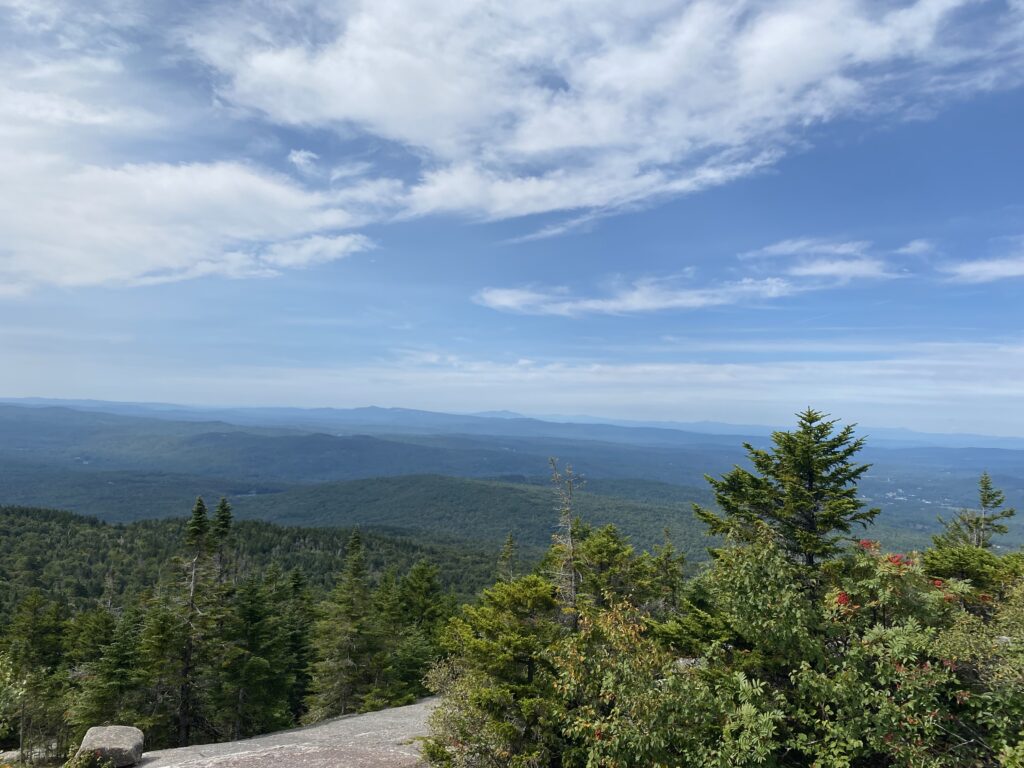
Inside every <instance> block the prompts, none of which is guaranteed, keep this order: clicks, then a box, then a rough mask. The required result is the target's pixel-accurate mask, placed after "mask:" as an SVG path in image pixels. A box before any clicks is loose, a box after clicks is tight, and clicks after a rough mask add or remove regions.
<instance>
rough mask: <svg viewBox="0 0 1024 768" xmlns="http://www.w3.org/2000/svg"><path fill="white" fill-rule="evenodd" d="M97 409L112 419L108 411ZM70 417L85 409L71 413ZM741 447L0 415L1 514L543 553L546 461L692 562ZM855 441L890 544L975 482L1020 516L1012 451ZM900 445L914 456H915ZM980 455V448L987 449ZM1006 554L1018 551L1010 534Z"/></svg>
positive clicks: (608, 430) (463, 429) (480, 419)
mask: <svg viewBox="0 0 1024 768" xmlns="http://www.w3.org/2000/svg"><path fill="white" fill-rule="evenodd" d="M103 408H107V409H113V410H115V411H118V412H116V413H113V412H106V411H104V410H102V409H103ZM83 409H84V410H83ZM744 439H749V440H751V441H753V442H754V443H755V444H756V445H763V444H764V443H765V442H766V440H767V438H766V437H765V435H764V434H760V435H754V436H752V437H748V438H744V437H743V436H741V435H737V434H727V435H726V434H721V435H709V434H700V433H697V432H691V431H685V430H679V429H671V428H665V427H654V426H638V427H630V426H624V425H609V424H578V423H553V422H544V421H540V420H536V419H524V418H518V417H511V418H505V417H484V416H454V415H450V414H433V413H428V412H423V411H405V410H401V409H380V408H366V409H353V410H350V411H335V410H331V409H320V410H310V411H301V410H296V409H240V410H231V409H223V410H218V411H210V410H205V411H196V410H189V409H185V408H179V407H170V406H161V407H157V406H143V405H138V406H136V405H131V404H95V403H93V404H77V405H76V407H65V406H58V405H53V404H46V405H43V404H35V405H32V406H31V407H29V406H27V405H26V404H7V405H0V503H8V504H22V505H29V506H45V507H54V508H63V509H70V510H73V511H76V512H81V513H84V514H89V515H94V516H97V517H99V518H101V519H104V520H107V521H122V522H125V521H132V520H138V519H146V518H161V517H175V516H181V515H183V514H185V513H186V512H187V510H188V509H189V508H190V506H191V504H192V501H193V500H194V499H195V497H196V496H197V495H202V496H204V497H206V498H217V497H220V496H228V497H230V498H232V499H234V500H235V501H236V504H237V507H238V509H239V514H241V515H243V516H246V517H250V518H253V519H255V518H260V519H267V520H277V521H282V522H287V523H289V524H295V525H307V524H315V525H342V526H344V525H352V524H360V525H386V526H391V527H394V528H396V529H399V530H403V531H409V532H415V533H416V534H417V535H421V536H422V535H426V533H427V532H441V533H449V534H452V535H457V536H462V537H468V538H472V539H476V540H479V541H482V540H490V541H493V540H496V539H498V538H501V537H503V536H504V535H505V534H506V533H508V532H509V531H513V532H515V533H516V535H518V536H521V537H522V540H523V542H524V543H533V544H542V543H546V541H547V537H548V535H549V533H550V525H551V514H552V513H551V503H552V502H551V499H550V492H549V491H546V490H545V489H544V487H543V486H546V477H545V476H546V473H547V470H548V458H549V457H551V456H556V457H559V458H560V459H561V461H562V462H563V463H568V464H572V465H573V466H574V468H575V469H576V470H577V472H578V473H580V474H582V475H583V476H584V477H586V479H587V485H586V491H587V494H586V495H585V496H584V497H583V499H582V500H581V504H582V505H583V508H582V509H581V511H582V512H583V513H584V514H585V516H587V517H588V518H592V521H593V522H605V521H615V522H617V523H618V524H620V525H621V526H622V527H623V529H624V530H626V531H628V532H629V533H631V534H632V535H634V536H635V537H636V538H637V541H638V542H642V543H651V542H652V541H654V540H656V539H657V538H660V536H661V531H662V529H663V528H664V527H666V526H667V527H669V528H670V529H671V530H672V532H673V535H674V536H675V537H676V538H677V539H678V543H679V544H680V546H684V547H685V548H686V549H688V550H689V551H691V552H692V553H697V552H701V551H703V546H702V545H697V544H696V543H695V542H696V541H697V540H698V538H699V536H698V528H695V527H694V526H693V522H692V516H691V515H690V512H689V505H690V502H692V501H698V502H702V503H705V502H707V501H708V489H707V484H706V483H705V481H704V475H705V473H708V474H712V475H718V474H720V473H723V472H725V471H727V470H728V469H730V468H731V467H732V466H733V465H734V464H736V463H743V462H744V460H745V459H744V452H743V448H742V442H743V440H744ZM936 439H938V436H922V437H921V438H920V439H917V438H914V437H913V436H911V437H908V438H907V440H906V441H904V442H900V441H898V440H894V439H893V438H892V437H891V436H889V437H886V438H885V439H883V440H882V441H880V442H882V447H879V446H876V445H873V444H872V443H871V442H870V440H869V443H868V447H867V448H866V450H865V451H864V453H863V456H864V458H865V460H867V461H869V462H871V463H872V464H873V467H872V469H871V471H870V472H869V473H868V474H867V475H866V476H865V477H864V478H863V480H862V482H861V485H860V491H861V493H862V495H863V496H864V497H865V498H866V499H867V500H868V501H869V502H870V503H871V504H872V505H875V506H879V507H881V508H882V509H883V515H882V516H881V518H880V520H879V525H878V526H876V527H877V529H878V531H879V532H881V533H884V535H885V536H886V537H887V538H888V540H890V541H892V543H893V546H904V545H906V546H910V545H920V544H922V543H926V542H927V541H928V539H929V536H930V534H931V533H933V532H935V531H936V530H937V527H938V526H937V522H936V517H937V515H940V514H942V515H946V516H948V515H949V514H950V513H951V512H952V511H955V510H956V509H957V508H960V507H965V506H969V505H971V504H973V503H974V501H975V498H976V481H977V477H978V475H979V474H980V473H981V471H983V470H987V471H989V472H990V473H991V474H992V476H993V480H994V482H995V483H996V485H997V486H998V487H999V488H1001V489H1003V490H1005V491H1006V494H1007V499H1008V502H1009V503H1010V504H1016V505H1017V506H1018V507H1024V451H1022V450H1017V449H1015V448H1013V447H1000V446H1014V445H1016V444H1015V443H1014V442H1013V441H1012V440H1003V441H996V442H995V443H993V442H992V440H990V439H986V438H978V441H979V443H984V445H982V446H981V447H966V446H963V445H961V443H963V442H964V441H966V440H968V438H967V437H964V438H957V439H956V440H953V442H954V443H956V444H957V446H959V447H941V446H936V445H933V444H930V443H929V442H928V441H929V440H930V441H934V440H936ZM915 441H916V442H915ZM986 441H988V442H986ZM1006 541H1007V544H1008V545H1011V546H1013V545H1017V544H1020V543H1022V542H1024V519H1022V518H1018V519H1016V520H1014V521H1012V522H1011V533H1010V535H1009V536H1008V537H1007V539H1006Z"/></svg>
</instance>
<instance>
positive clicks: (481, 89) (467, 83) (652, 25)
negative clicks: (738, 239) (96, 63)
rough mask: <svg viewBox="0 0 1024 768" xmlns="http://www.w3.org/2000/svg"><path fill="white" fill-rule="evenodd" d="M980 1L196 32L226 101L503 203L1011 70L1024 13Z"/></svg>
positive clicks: (640, 185)
mask: <svg viewBox="0 0 1024 768" xmlns="http://www.w3.org/2000/svg"><path fill="white" fill-rule="evenodd" d="M975 5H977V3H975V2H973V0H917V1H916V2H911V3H908V4H901V5H899V6H891V5H884V6H880V5H879V4H877V3H870V2H866V1H860V0H776V1H775V2H768V3H762V2H755V1H754V0H733V1H731V2H708V1H707V0H692V1H691V2H683V3H678V2H668V1H667V0H647V1H646V2H634V3H627V4H623V3H621V2H616V1H615V0H562V1H561V2H550V0H522V2H517V3H507V2H500V1H499V0H475V1H473V2H466V1H465V0H424V2H420V3H416V4H413V5H411V6H410V5H409V4H408V3H406V2H402V0H376V1H375V2H372V3H371V2H358V1H357V2H352V3H344V4H336V3H328V2H322V3H321V2H303V3H302V4H301V11H299V12H296V11H295V9H294V8H293V7H291V6H285V7H284V8H281V7H280V6H279V4H277V3H269V2H267V3H255V4H254V5H253V6H252V7H251V15H250V16H246V15H245V14H241V15H240V14H238V13H237V11H236V10H235V9H234V8H232V9H231V10H230V11H227V12H223V13H220V14H218V13H210V14H204V16H203V17H202V18H201V19H199V20H196V21H195V22H193V25H192V28H191V30H190V33H189V35H188V40H189V44H190V45H191V46H192V48H193V50H194V51H195V52H196V55H198V56H199V57H200V58H202V59H203V60H204V61H205V62H206V63H207V64H208V65H209V66H211V67H212V68H213V69H214V70H215V71H216V72H217V73H218V74H219V76H220V78H221V79H220V80H219V83H220V87H219V90H220V94H221V96H222V97H223V98H224V99H226V100H228V101H229V102H230V103H232V104H235V105H238V106H240V107H243V108H247V109H251V110H253V111H255V112H257V113H259V114H261V115H263V116H264V117H265V118H266V119H268V120H271V121H273V122H276V123H281V124H286V125H293V126H299V127H308V126H315V127H333V128H335V129H337V130H341V131H344V132H351V131H356V132H358V133H364V134H368V135H372V136H376V137H379V138H383V139H386V140H388V141H391V142H394V143H396V144H398V145H401V146H403V147H406V148H408V149H410V150H411V151H412V152H414V153H415V154H416V156H417V157H418V158H420V159H421V160H422V162H423V165H424V170H423V173H422V176H421V178H420V179H418V180H417V181H416V182H415V183H413V184H412V187H411V190H410V194H409V200H408V206H409V210H410V211H411V212H413V213H416V214H426V213H431V212H434V211H463V212H468V213H471V214H474V215H483V216H485V217H494V218H500V217H508V216H521V215H525V214H529V213H536V212H543V211H571V210H579V209H592V208H599V209H616V208H619V207H621V206H623V205H630V204H634V203H635V202H637V201H640V200H650V199H653V198H657V197H658V196H661V195H672V194H680V193H685V192H688V191H692V190H693V189H695V188H701V187H702V186H708V185H711V184H716V183H724V182H726V181H728V180H730V179H732V178H735V177H736V175H737V174H739V175H742V174H746V173H751V172H754V171H756V170H758V169H760V168H763V167H764V165H765V162H766V159H768V162H770V159H771V158H777V157H778V156H779V155H780V154H781V153H784V152H785V151H786V150H787V149H788V148H789V147H790V146H791V144H792V142H793V141H794V140H795V139H797V138H802V137H804V136H806V135H807V134H808V130H809V129H811V128H813V126H815V125H817V124H820V123H824V122H827V121H830V120H834V119H836V118H840V117H843V116H848V115H852V114H858V113H860V114H863V113H875V114H885V113H889V114H896V115H901V114H910V113H912V112H914V110H916V109H918V108H919V107H920V106H921V105H922V104H926V105H931V104H932V103H933V102H934V101H936V100H941V99H942V98H949V97H951V96H952V95H956V94H959V93H961V92H962V91H965V90H971V89H990V88H993V87H998V86H999V85H1001V84H1006V83H1009V82H1018V81H1019V79H1020V69H1019V67H1018V66H1017V65H1018V64H1019V63H1020V61H1021V50H1020V45H1019V39H1020V31H1021V29H1022V19H1021V16H1022V14H1020V13H1019V12H1018V11H1017V10H1016V9H1014V8H1009V9H1007V8H1002V7H1001V6H999V5H998V4H997V3H994V2H992V3H986V6H987V8H986V11H987V12H988V13H989V14H990V17H989V19H988V22H987V24H985V25H984V26H983V27H981V28H980V29H979V27H978V25H976V24H975V25H969V26H961V25H958V24H957V14H958V12H960V11H961V10H962V9H964V8H967V7H968V6H975ZM296 15H298V16H300V17H301V18H303V23H305V22H306V21H308V20H309V18H310V17H312V18H314V19H315V21H312V22H310V23H309V25H308V26H303V27H300V26H298V25H297V23H296V20H295V16H296ZM314 27H315V28H317V29H319V30H320V31H319V32H318V34H316V35H315V36H313V35H311V34H309V33H308V32H307V31H304V30H307V29H310V28H314ZM994 46H995V47H994ZM722 153H726V156H727V157H723V155H722ZM757 159H761V161H760V162H758V161H756V160H757ZM697 178H702V181H701V182H700V183H697V184H695V183H694V179H697Z"/></svg>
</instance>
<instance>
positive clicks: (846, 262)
mask: <svg viewBox="0 0 1024 768" xmlns="http://www.w3.org/2000/svg"><path fill="white" fill-rule="evenodd" d="M787 274H789V275H791V276H793V277H818V278H831V279H835V280H839V281H840V282H847V281H849V280H854V279H865V278H886V277H895V275H894V274H893V273H892V272H890V271H889V269H888V267H887V266H886V264H885V262H884V261H882V260H881V259H868V258H862V259H812V260H810V261H805V262H804V263H802V264H798V265H796V266H794V267H790V268H789V269H788V270H787Z"/></svg>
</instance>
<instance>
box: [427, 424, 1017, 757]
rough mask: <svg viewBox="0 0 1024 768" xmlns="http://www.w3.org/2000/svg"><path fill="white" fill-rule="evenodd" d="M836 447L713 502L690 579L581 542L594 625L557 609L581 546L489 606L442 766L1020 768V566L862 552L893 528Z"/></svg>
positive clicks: (579, 612) (452, 703)
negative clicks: (712, 537) (852, 535)
mask: <svg viewBox="0 0 1024 768" xmlns="http://www.w3.org/2000/svg"><path fill="white" fill-rule="evenodd" d="M833 431H834V430H833V422H829V421H825V420H823V419H822V418H821V415H820V414H818V413H816V412H813V411H807V412H805V413H803V414H800V426H799V428H798V431H797V433H784V434H783V433H777V434H776V438H775V443H776V448H775V450H774V452H761V453H757V452H754V456H753V457H752V458H753V461H754V463H755V467H756V468H757V469H758V471H759V474H758V475H754V474H752V473H744V472H743V471H742V470H736V471H735V472H734V473H732V474H730V475H729V476H727V477H726V478H723V479H722V480H720V481H714V480H713V481H712V484H713V485H714V487H715V489H716V492H717V493H718V494H719V501H720V503H721V506H722V510H721V511H720V512H711V511H710V510H706V511H705V512H706V515H704V516H705V517H706V519H707V520H708V522H710V523H711V524H712V526H713V527H714V529H716V530H718V531H720V532H722V533H724V534H726V536H727V539H726V541H725V542H724V546H721V547H719V548H717V549H716V550H715V557H714V559H713V560H712V562H711V563H710V564H708V566H707V567H706V568H704V569H703V570H702V571H701V572H700V573H699V574H698V575H697V576H695V577H693V578H691V579H688V580H685V579H683V578H682V575H681V574H682V571H681V568H679V565H678V563H675V562H674V557H673V555H672V554H671V550H670V548H668V547H665V548H663V549H662V550H661V551H660V552H656V553H654V554H650V555H649V554H643V553H641V554H637V553H636V552H635V551H634V550H633V548H632V547H631V546H630V545H629V543H628V541H627V540H626V539H625V538H624V537H623V536H622V535H621V534H620V533H619V532H618V531H617V530H615V529H614V528H610V527H606V528H601V529H598V530H596V531H595V530H593V529H590V528H589V527H587V526H586V525H584V524H582V523H577V524H576V526H575V527H574V529H573V530H574V533H575V539H574V541H575V556H576V557H575V561H574V562H575V564H576V567H577V569H578V573H579V576H580V583H579V589H578V592H577V599H576V601H575V603H574V605H573V611H574V616H575V621H573V622H565V621H561V620H560V618H561V617H560V615H559V612H560V609H561V608H562V606H561V605H560V604H559V601H558V600H556V599H554V597H553V596H555V595H557V594H559V592H558V590H557V584H558V579H560V578H561V574H560V571H559V570H558V569H557V568H553V567H552V565H557V564H558V563H561V562H563V560H564V553H563V552H561V551H559V547H561V546H563V545H562V544H561V542H557V543H556V546H555V547H553V548H552V552H551V554H550V555H549V557H548V558H547V559H545V560H544V561H542V564H541V566H540V567H539V569H538V571H537V572H536V573H535V574H533V575H531V576H529V577H526V578H525V579H519V580H514V581H509V580H507V579H502V580H501V581H499V583H498V584H496V585H495V586H494V587H492V588H491V589H490V590H487V591H486V592H485V593H484V598H483V601H482V602H481V605H480V606H479V607H478V608H474V609H464V610H463V612H462V614H461V615H460V616H459V617H457V618H456V619H454V620H453V621H452V623H451V624H450V625H449V635H448V636H449V637H451V638H454V639H455V642H450V643H449V644H448V646H447V648H448V651H449V656H448V657H447V658H446V659H445V660H444V661H443V662H441V663H439V664H438V665H437V666H436V667H435V670H434V672H433V674H432V678H431V680H432V681H433V683H434V685H435V690H437V691H438V692H439V693H440V695H441V703H440V705H439V706H438V708H437V709H436V710H435V712H434V715H433V728H434V730H433V735H432V737H431V739H430V741H429V742H428V748H427V750H426V756H427V758H428V760H429V761H430V762H431V763H432V764H434V765H439V766H457V767H458V768H463V767H464V768H469V766H495V767H496V766H498V765H522V766H527V765H529V766H544V767H546V768H555V767H556V766H558V767H559V768H570V767H571V768H575V767H576V766H579V768H595V767H602V768H613V767H614V768H631V767H633V766H635V767H636V768H641V766H657V767H664V768H668V767H669V766H720V767H722V768H724V767H725V766H734V767H736V768H739V766H771V767H772V768H783V767H788V766H804V767H806V768H826V767H827V768H833V767H835V768H873V767H875V766H879V767H881V766H915V767H916V766H921V767H922V768H953V767H954V766H978V767H981V766H997V765H1005V766H1011V765H1014V766H1015V765H1021V764H1022V763H1021V762H1020V758H1021V755H1022V754H1024V753H1022V749H1024V747H1022V738H1024V734H1022V728H1021V723H1022V722H1024V578H1022V568H1021V560H1022V557H1021V555H1018V554H1010V555H1005V556H1003V557H999V556H997V555H995V554H993V553H992V552H990V551H989V550H988V549H987V548H984V547H970V548H966V547H962V546H952V547H942V546H938V547H936V548H935V549H933V550H931V551H929V552H927V553H925V554H924V555H923V556H922V555H921V554H919V553H910V554H903V553H887V552H884V551H883V550H882V548H881V546H880V545H879V544H878V542H876V541H873V540H869V539H861V540H860V541H859V542H856V543H848V544H846V545H845V546H844V545H843V538H844V537H845V536H846V534H848V533H849V532H850V527H851V524H853V523H859V522H863V523H865V524H869V523H870V522H871V520H872V518H873V516H874V511H873V510H864V509H863V508H862V506H861V503H860V500H859V498H858V497H857V495H856V480H857V478H858V477H859V476H860V473H861V472H863V469H864V468H863V465H855V464H853V463H852V462H851V458H852V456H853V454H854V453H856V451H857V450H859V448H860V442H859V441H855V440H853V439H852V434H851V433H850V432H849V431H848V430H841V431H840V432H839V433H838V434H833ZM999 503H1001V501H1000V502H999ZM527 587H528V588H527ZM536 595H544V596H546V598H547V601H548V602H546V603H544V608H543V610H540V611H538V610H536V602H535V600H534V596H536ZM499 608H500V610H499ZM515 649H519V650H520V651H521V653H519V654H516V653H515V652H514V650H515ZM527 663H528V666H524V665H526V664H527ZM526 669H529V670H532V673H531V674H529V675H527V674H524V670H526ZM524 710H525V711H528V712H529V713H531V714H533V715H535V717H534V718H533V719H527V718H526V717H524V715H523V712H524Z"/></svg>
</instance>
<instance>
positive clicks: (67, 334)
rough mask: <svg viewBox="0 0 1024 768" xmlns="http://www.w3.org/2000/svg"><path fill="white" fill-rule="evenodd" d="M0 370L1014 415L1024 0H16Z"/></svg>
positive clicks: (6, 50)
mask: <svg viewBox="0 0 1024 768" xmlns="http://www.w3.org/2000/svg"><path fill="white" fill-rule="evenodd" d="M0 65H2V71H3V72H4V73H5V77H4V79H3V82H2V83H0V167H2V168H3V171H2V172H0V371H2V377H0V395H2V396H6V397H33V396H40V397H64V398H97V399H108V400H130V401H159V402H175V403H187V404H211V405H213V404H216V405H294V406H308V407H319V406H338V407H349V406H363V405H381V406H401V407H410V408H426V409H434V410H446V411H457V412H473V411H480V410H491V409H511V410H515V411H519V412H523V413H528V414H592V415H595V416H601V417H616V418H634V419H647V420H650V419H659V420H698V419H709V420H719V421H731V422H742V423H768V424H785V423H789V422H790V421H791V414H793V413H794V412H795V411H797V410H800V409H802V408H804V407H806V406H807V405H812V406H814V407H816V408H819V409H823V410H826V411H829V412H831V413H833V414H834V415H836V416H839V417H841V418H843V419H844V420H848V421H856V422H860V423H862V424H870V425H878V426H894V427H909V428H913V429H919V430H929V431H948V432H957V431H960V432H964V431H966V432H985V433H990V434H1005V435H1024V408H1022V405H1024V322H1022V321H1024V310H1022V306H1021V304H1022V301H1021V299H1022V295H1024V184H1022V180H1024V129H1022V126H1024V87H1022V86H1024V0H1000V1H992V0H916V2H908V1H906V0H904V1H902V2H887V0H870V1H864V2H857V1H856V0H790V1H786V0H777V1H776V0H715V1H714V2H687V1H686V0H672V1H671V2H670V1H668V0H633V1H632V2H628V3H623V2H621V0H616V1H615V2H612V1H611V0H519V1H518V2H515V3H509V2H507V1H506V0H502V1H501V2H498V1H497V0H493V1H492V0H402V1H401V2H398V1H397V0H372V1H370V0H367V1H365V2H363V1H361V0H272V1H270V0H268V1H266V2H262V1H260V0H250V1H249V2H244V1H243V2H231V3H226V2H218V0H203V1H202V2H199V1H194V0H193V1H186V2H173V3H172V2H166V3H162V2H157V1H155V0H92V2H89V3H81V2H75V1H73V0H72V1H69V2H63V1H62V0H0Z"/></svg>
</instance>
